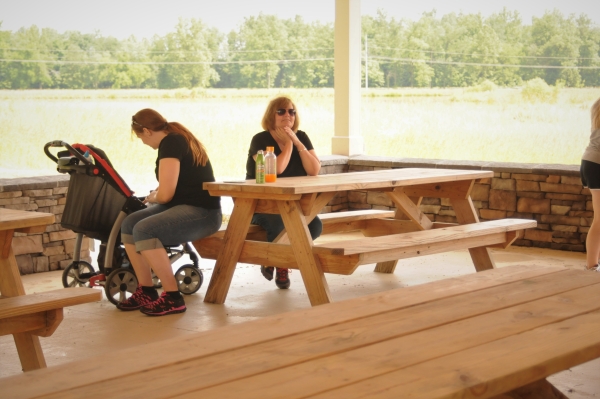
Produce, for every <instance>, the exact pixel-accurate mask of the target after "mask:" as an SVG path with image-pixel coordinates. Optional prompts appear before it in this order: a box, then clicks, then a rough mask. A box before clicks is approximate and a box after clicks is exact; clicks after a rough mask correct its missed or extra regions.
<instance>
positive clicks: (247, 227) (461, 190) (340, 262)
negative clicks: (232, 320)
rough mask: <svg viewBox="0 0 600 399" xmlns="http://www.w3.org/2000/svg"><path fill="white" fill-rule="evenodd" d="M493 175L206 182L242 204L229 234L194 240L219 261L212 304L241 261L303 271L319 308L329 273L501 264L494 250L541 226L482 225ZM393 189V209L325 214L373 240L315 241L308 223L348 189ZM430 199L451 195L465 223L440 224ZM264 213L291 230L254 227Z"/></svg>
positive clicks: (375, 174)
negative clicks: (451, 260)
mask: <svg viewBox="0 0 600 399" xmlns="http://www.w3.org/2000/svg"><path fill="white" fill-rule="evenodd" d="M492 176H493V172H490V171H472V170H452V169H420V168H407V169H391V170H378V171H369V172H353V173H341V174H331V175H319V176H303V177H291V178H286V179H280V180H278V181H277V182H275V183H268V184H256V183H255V182H254V181H252V180H247V181H245V182H238V183H222V182H215V183H204V187H205V189H207V190H208V191H209V193H210V194H211V195H221V196H231V197H232V198H234V208H233V212H232V214H231V218H230V221H229V223H228V224H227V227H226V229H225V231H220V232H218V233H216V234H214V235H212V236H209V237H206V238H204V239H201V240H197V241H195V242H194V243H193V245H194V246H195V248H196V250H197V251H198V252H199V253H200V255H201V256H202V257H204V258H208V259H216V260H217V262H216V265H215V269H214V271H213V274H212V277H211V280H210V283H209V286H208V289H207V294H206V297H205V301H206V302H211V303H223V302H224V301H225V298H226V296H227V291H228V290H229V285H230V284H231V278H232V277H233V272H234V270H235V265H236V263H237V262H243V263H250V264H257V265H263V266H276V267H283V268H289V269H299V270H300V274H301V276H302V279H303V281H304V285H305V287H306V290H307V293H308V296H309V299H310V301H311V304H312V305H318V304H322V303H329V302H330V295H329V291H328V287H327V282H326V280H325V276H324V273H337V274H346V275H347V274H352V273H353V272H354V271H355V270H356V268H357V267H358V266H360V265H364V264H370V263H375V264H376V266H375V271H377V272H383V273H392V272H394V269H395V267H396V264H397V262H398V260H399V259H403V258H407V257H413V256H422V255H429V254H435V253H439V252H445V251H452V250H456V249H468V250H469V253H470V255H471V258H472V260H473V263H474V266H475V270H476V271H482V270H488V269H493V268H494V262H493V260H492V258H491V256H490V253H489V248H491V247H500V248H506V247H507V246H509V245H510V244H511V243H512V242H514V240H516V239H517V238H518V237H520V236H521V235H522V234H523V231H524V230H525V229H528V228H533V227H535V226H536V225H537V223H536V221H534V220H524V219H503V220H493V221H484V222H480V221H479V217H478V215H477V211H476V209H475V207H474V205H473V202H472V200H471V197H470V192H471V189H472V187H473V185H474V183H475V181H476V180H477V179H486V178H490V177H492ZM348 190H364V191H379V192H384V193H385V194H386V195H387V196H388V197H389V199H390V200H391V201H392V202H393V203H394V204H395V206H396V208H397V210H396V211H395V212H392V211H378V210H370V211H357V212H340V213H335V212H334V213H328V214H324V215H323V214H321V215H319V217H320V218H321V219H322V220H323V226H324V228H323V230H324V234H328V233H335V232H344V231H351V230H360V231H361V232H362V233H363V235H364V238H359V239H349V240H345V241H336V242H333V243H318V244H315V243H313V241H312V239H311V237H310V233H309V231H308V227H307V225H308V223H310V221H311V220H312V219H313V218H314V217H315V216H317V215H318V214H319V212H320V210H321V209H322V208H323V207H324V206H325V205H326V204H327V203H328V202H329V201H330V200H331V199H332V198H333V197H334V196H335V195H336V194H337V193H339V192H345V191H348ZM423 197H434V198H448V199H449V200H450V203H451V205H452V207H453V210H454V212H455V214H456V218H457V221H458V224H449V223H435V222H432V221H431V220H429V218H428V217H427V216H426V215H425V214H424V213H423V212H421V210H420V208H419V205H420V203H421V201H422V199H423ZM254 213H271V214H280V215H281V216H282V219H283V222H284V226H285V230H284V231H283V232H282V233H281V234H280V235H279V236H278V237H277V238H276V239H275V241H273V242H266V241H265V233H264V232H263V231H262V229H260V227H258V226H254V225H251V224H250V221H251V219H252V215H253V214H254Z"/></svg>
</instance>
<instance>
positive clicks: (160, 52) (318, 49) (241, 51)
mask: <svg viewBox="0 0 600 399" xmlns="http://www.w3.org/2000/svg"><path fill="white" fill-rule="evenodd" d="M2 50H6V51H37V52H45V53H78V54H81V53H85V54H94V53H100V54H102V53H114V54H117V53H119V54H120V53H125V54H137V53H148V54H170V53H177V54H214V53H227V54H239V53H291V52H294V51H333V48H314V49H310V48H306V49H291V50H268V49H266V50H183V51H182V50H131V51H130V50H60V49H31V48H15V47H5V48H0V51H2Z"/></svg>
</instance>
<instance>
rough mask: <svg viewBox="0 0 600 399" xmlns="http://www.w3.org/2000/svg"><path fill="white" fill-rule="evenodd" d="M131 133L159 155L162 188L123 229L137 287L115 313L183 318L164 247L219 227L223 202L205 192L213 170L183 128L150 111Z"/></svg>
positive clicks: (181, 302) (138, 115)
mask: <svg viewBox="0 0 600 399" xmlns="http://www.w3.org/2000/svg"><path fill="white" fill-rule="evenodd" d="M131 130H132V132H133V134H135V135H136V137H137V138H139V139H140V140H142V143H144V144H146V145H148V146H150V147H151V148H153V149H155V150H158V156H157V158H156V169H155V174H156V178H157V180H158V187H157V188H156V190H154V191H152V192H150V194H149V195H148V196H147V197H146V199H145V200H144V202H145V203H146V204H147V205H148V207H147V208H146V209H142V210H140V211H137V212H134V213H132V214H130V215H129V216H127V217H126V218H125V220H123V223H122V224H121V240H122V241H123V244H124V245H125V250H126V251H127V255H128V257H129V260H130V261H131V264H132V266H133V269H134V270H135V273H136V276H137V279H138V282H139V287H138V289H137V290H136V292H135V293H134V294H133V295H132V296H131V297H129V298H128V299H126V300H124V301H122V302H120V303H119V304H118V305H117V308H119V309H121V310H125V311H128V310H137V309H139V310H140V311H141V312H142V313H144V314H147V315H150V316H163V315H167V314H174V313H182V312H185V310H186V307H185V302H184V300H183V297H182V295H181V293H180V292H179V290H178V288H177V282H176V280H175V277H174V276H173V270H172V268H171V262H170V260H169V257H168V255H167V252H166V251H165V249H164V246H167V245H179V244H182V243H185V242H188V241H194V240H197V239H200V238H203V237H206V236H209V235H211V234H213V233H215V232H216V231H217V230H218V229H219V227H221V223H222V220H223V217H222V214H221V198H220V197H213V196H211V195H210V194H209V193H208V191H206V190H204V189H203V188H202V184H203V183H204V182H214V181H215V178H214V174H213V169H212V166H211V163H210V160H209V159H208V155H207V154H206V149H205V148H204V146H203V145H202V143H201V142H200V141H199V140H198V139H197V138H196V137H195V136H194V135H193V134H192V133H191V132H190V131H189V130H188V129H187V128H186V127H185V126H183V125H181V124H180V123H177V122H167V120H166V119H165V118H163V117H162V115H160V114H159V113H158V112H156V111H154V110H152V109H143V110H141V111H139V112H138V113H136V114H135V115H133V117H132V118H131ZM152 270H154V273H155V274H156V276H157V277H158V278H159V279H160V281H161V283H162V287H163V293H162V295H161V296H159V295H158V292H157V291H156V289H155V288H154V284H153V282H152Z"/></svg>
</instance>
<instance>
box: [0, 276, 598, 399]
mask: <svg viewBox="0 0 600 399" xmlns="http://www.w3.org/2000/svg"><path fill="white" fill-rule="evenodd" d="M598 325H600V273H590V272H586V271H583V270H569V269H566V268H556V267H548V266H540V265H527V266H522V265H517V266H508V267H502V268H498V269H493V270H486V271H483V272H481V273H472V274H468V275H463V276H459V277H454V278H448V279H443V280H438V281H435V282H431V283H427V284H422V285H417V286H411V287H405V288H398V289H393V290H388V291H384V292H381V293H376V294H371V295H366V296H362V297H358V298H353V299H349V300H345V301H339V302H335V303H331V304H326V305H323V306H317V307H312V308H308V309H300V310H296V311H293V312H287V313H283V314H278V315H273V316H268V317H265V318H261V319H258V320H254V321H250V322H245V323H240V324H233V325H229V326H226V327H221V328H216V329H213V330H209V331H205V332H200V333H190V334H189V335H187V336H184V337H178V338H174V339H169V340H165V341H161V342H152V343H148V344H144V345H139V346H134V347H130V348H126V349H124V350H122V351H119V352H117V353H113V354H111V355H110V356H106V355H101V356H97V357H92V358H87V359H82V360H79V361H76V362H71V363H66V364H63V365H59V366H55V367H50V368H47V369H43V370H36V371H33V372H30V373H24V374H22V375H16V376H11V377H6V378H3V379H0V392H2V393H3V394H5V395H7V397H11V398H13V399H25V398H45V399H53V398H54V399H58V398H60V399H68V398H78V397H81V395H85V397H86V398H87V399H94V398H98V399H105V398H110V397H127V398H167V397H168V398H218V399H226V398H232V399H233V398H235V399H238V398H243V399H246V398H248V399H249V398H257V399H264V398H286V399H293V398H344V399H355V398H366V397H377V398H383V399H385V398H394V399H396V398H402V399H415V398H421V399H442V398H445V399H447V398H480V399H486V398H494V399H509V398H512V399H514V398H522V399H526V398H529V399H534V398H535V399H541V398H544V399H550V398H565V396H564V395H562V394H560V393H559V392H558V390H556V389H555V388H554V387H553V386H552V385H551V384H550V383H549V382H548V381H547V380H546V378H547V377H549V376H550V375H552V374H555V373H557V372H559V371H562V370H566V369H568V368H570V367H573V366H575V365H578V364H581V363H584V362H587V361H590V360H593V359H595V358H598V357H600V334H598ZM99 370H101V372H99Z"/></svg>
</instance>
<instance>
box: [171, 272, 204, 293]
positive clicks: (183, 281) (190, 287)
mask: <svg viewBox="0 0 600 399" xmlns="http://www.w3.org/2000/svg"><path fill="white" fill-rule="evenodd" d="M175 280H176V281H177V288H178V289H179V291H180V292H181V293H182V294H186V295H190V294H193V293H194V292H196V291H198V290H199V289H200V286H202V282H203V281H204V275H203V274H202V270H200V269H198V268H197V267H195V266H194V265H183V266H181V267H180V268H179V269H177V272H175Z"/></svg>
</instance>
